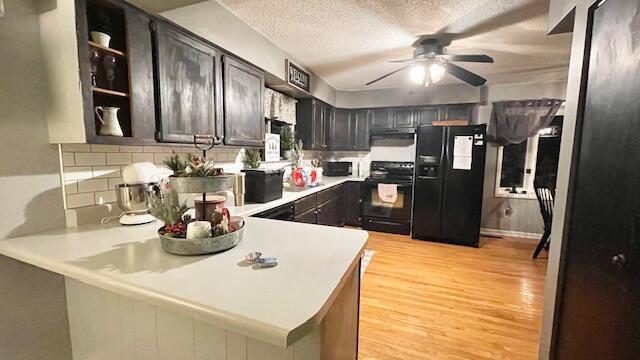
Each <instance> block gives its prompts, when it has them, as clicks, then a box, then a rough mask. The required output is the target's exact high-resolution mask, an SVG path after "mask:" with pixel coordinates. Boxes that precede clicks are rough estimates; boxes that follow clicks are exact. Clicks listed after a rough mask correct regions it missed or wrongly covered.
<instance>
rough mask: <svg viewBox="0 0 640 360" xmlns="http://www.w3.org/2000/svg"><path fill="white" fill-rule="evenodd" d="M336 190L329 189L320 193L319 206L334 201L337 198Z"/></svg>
mask: <svg viewBox="0 0 640 360" xmlns="http://www.w3.org/2000/svg"><path fill="white" fill-rule="evenodd" d="M334 194H335V193H334V188H329V189H326V190H322V191H320V192H319V193H318V194H317V195H318V205H321V204H324V203H326V202H327V201H329V200H331V199H333V198H334V197H335V195H334Z"/></svg>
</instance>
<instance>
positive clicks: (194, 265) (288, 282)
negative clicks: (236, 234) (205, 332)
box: [0, 179, 368, 347]
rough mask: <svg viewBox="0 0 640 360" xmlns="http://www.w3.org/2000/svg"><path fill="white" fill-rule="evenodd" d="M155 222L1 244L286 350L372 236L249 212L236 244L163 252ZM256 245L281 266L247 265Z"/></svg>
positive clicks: (16, 254)
mask: <svg viewBox="0 0 640 360" xmlns="http://www.w3.org/2000/svg"><path fill="white" fill-rule="evenodd" d="M336 180H337V179H336ZM337 181H340V180H337ZM342 181H346V180H344V179H343V180H342ZM327 182H328V181H327ZM314 190H316V191H317V190H320V189H314ZM302 196H304V195H302ZM291 199H293V197H291V198H288V199H287V200H286V201H291ZM286 201H285V202H286ZM248 206H252V205H248ZM246 211H247V212H249V211H252V210H246ZM257 211H260V210H256V212H257ZM158 227H159V224H158V223H152V224H147V225H138V226H130V227H125V226H121V225H115V224H113V225H92V226H83V227H79V228H74V229H63V230H57V231H53V232H47V233H42V234H37V235H32V236H26V237H21V238H13V239H8V240H1V241H0V254H2V255H6V256H9V257H12V258H15V259H17V260H20V261H23V262H25V263H28V264H32V265H34V266H37V267H40V268H43V269H46V270H49V271H52V272H55V273H58V274H61V275H64V276H67V277H69V278H73V279H76V280H78V281H81V282H83V283H86V284H89V285H92V286H96V287H99V288H102V289H106V290H109V291H113V292H115V293H118V294H121V295H124V296H128V297H131V298H134V299H137V300H140V301H143V302H147V303H150V304H153V305H156V306H160V307H163V308H166V309H169V310H173V311H177V312H180V313H183V314H185V315H189V316H193V317H196V318H198V319H199V320H202V321H205V322H209V323H211V324H214V325H216V326H218V327H221V328H224V329H228V330H232V331H235V332H238V333H240V334H244V335H246V336H248V337H252V338H256V339H258V340H261V341H265V342H268V343H271V344H274V345H278V346H281V347H286V346H289V345H291V344H292V343H294V342H295V341H296V340H298V339H300V338H301V337H303V336H304V335H306V333H307V332H309V331H310V330H311V329H312V328H313V327H314V326H316V325H317V324H319V322H320V321H321V320H322V318H323V317H324V314H325V312H326V310H327V309H328V307H329V306H330V304H331V303H332V301H333V298H334V296H336V294H337V292H338V291H339V289H340V288H341V287H342V285H343V284H344V282H345V281H346V275H347V273H348V271H349V269H351V268H353V267H354V266H356V264H357V262H358V260H359V257H360V255H361V254H362V252H363V251H364V247H365V245H366V242H367V237H368V234H367V232H365V231H362V230H354V229H344V228H335V227H328V226H320V225H309V224H301V223H294V222H286V221H277V220H267V219H257V218H247V219H246V228H245V234H244V238H243V240H242V242H240V244H239V245H238V246H236V247H235V248H233V249H231V250H229V251H227V252H224V253H221V254H217V255H212V256H194V257H184V256H176V255H170V254H167V253H165V252H163V250H162V249H161V246H160V240H159V239H158V236H157V233H156V230H157V228H158ZM255 250H257V251H261V252H262V253H263V254H264V256H276V257H277V258H278V262H279V264H278V266H276V267H274V268H267V269H253V268H252V267H250V266H243V264H242V260H243V258H244V256H245V254H247V253H249V252H250V251H255Z"/></svg>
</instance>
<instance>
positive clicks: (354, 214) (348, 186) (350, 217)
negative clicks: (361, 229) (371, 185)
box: [344, 181, 362, 226]
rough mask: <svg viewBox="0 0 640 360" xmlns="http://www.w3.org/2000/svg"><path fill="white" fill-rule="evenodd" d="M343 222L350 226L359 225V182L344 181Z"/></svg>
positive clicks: (360, 192)
mask: <svg viewBox="0 0 640 360" xmlns="http://www.w3.org/2000/svg"><path fill="white" fill-rule="evenodd" d="M344 186H345V195H346V198H345V206H344V209H345V224H347V225H350V226H361V225H362V220H361V217H360V216H361V215H360V209H361V207H360V206H361V203H362V191H361V187H360V182H357V181H349V182H347V183H345V185H344Z"/></svg>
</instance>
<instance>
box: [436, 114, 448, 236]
mask: <svg viewBox="0 0 640 360" xmlns="http://www.w3.org/2000/svg"><path fill="white" fill-rule="evenodd" d="M448 176H449V128H448V127H446V126H445V127H443V128H442V155H441V158H440V180H441V181H442V184H440V199H438V202H439V204H438V205H439V206H438V209H439V210H440V213H439V214H438V217H439V218H440V224H439V226H438V237H440V236H441V234H442V227H443V225H444V224H443V222H444V221H443V219H442V214H443V213H444V207H445V205H446V195H447V178H448Z"/></svg>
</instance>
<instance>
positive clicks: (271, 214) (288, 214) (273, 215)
mask: <svg viewBox="0 0 640 360" xmlns="http://www.w3.org/2000/svg"><path fill="white" fill-rule="evenodd" d="M293 216H294V211H293V203H289V204H285V205H281V206H278V207H276V208H273V209H269V210H265V211H263V212H261V213H257V214H255V215H253V217H258V218H264V219H273V220H285V221H293Z"/></svg>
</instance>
